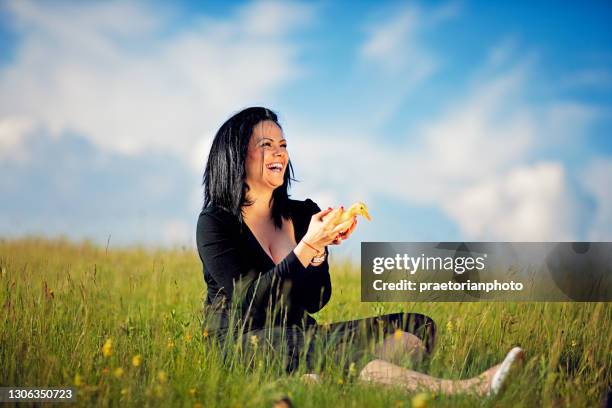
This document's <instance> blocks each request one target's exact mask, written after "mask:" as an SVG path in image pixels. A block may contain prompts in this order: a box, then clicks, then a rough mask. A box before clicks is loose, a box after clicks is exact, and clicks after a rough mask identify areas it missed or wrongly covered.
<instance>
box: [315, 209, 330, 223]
mask: <svg viewBox="0 0 612 408" xmlns="http://www.w3.org/2000/svg"><path fill="white" fill-rule="evenodd" d="M332 211H333V208H331V207H328V208H327V209H325V210H321V211H319V212H318V213H316V214H314V215H313V217H316V218H317V219H318V220H319V221H322V220H323V217H325V216H326V215H327V214H329V213H330V212H332Z"/></svg>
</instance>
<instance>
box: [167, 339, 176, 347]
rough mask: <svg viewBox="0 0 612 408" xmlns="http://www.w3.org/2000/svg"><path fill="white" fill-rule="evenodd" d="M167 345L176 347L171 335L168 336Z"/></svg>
mask: <svg viewBox="0 0 612 408" xmlns="http://www.w3.org/2000/svg"><path fill="white" fill-rule="evenodd" d="M166 346H167V347H168V348H169V349H171V348H174V340H172V339H171V338H170V337H168V342H167V343H166Z"/></svg>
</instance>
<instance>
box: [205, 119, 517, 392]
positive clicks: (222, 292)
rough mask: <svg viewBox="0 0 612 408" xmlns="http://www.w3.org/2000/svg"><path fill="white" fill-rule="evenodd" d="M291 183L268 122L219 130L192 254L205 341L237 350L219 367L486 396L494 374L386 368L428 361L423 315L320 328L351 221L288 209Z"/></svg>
mask: <svg viewBox="0 0 612 408" xmlns="http://www.w3.org/2000/svg"><path fill="white" fill-rule="evenodd" d="M291 180H293V168H292V166H291V161H290V160H289V152H288V150H287V140H286V137H285V135H284V134H283V130H282V127H281V126H280V124H279V123H278V119H277V116H276V114H275V113H273V112H271V111H270V110H268V109H266V108H260V107H254V108H248V109H245V110H243V111H241V112H239V113H237V114H236V115H234V116H232V117H231V118H230V119H228V120H227V121H226V122H225V123H224V124H223V125H222V126H221V128H220V129H219V131H218V132H217V134H216V135H215V138H214V140H213V143H212V146H211V149H210V153H209V156H208V162H207V164H206V170H205V172H204V180H203V185H204V206H203V208H202V211H201V212H200V215H199V218H198V226H197V245H198V252H199V255H200V259H201V261H202V264H203V272H204V280H205V282H206V285H207V290H208V294H207V297H206V302H205V310H206V319H205V324H206V329H207V330H208V333H209V334H210V337H209V338H214V339H217V340H219V341H220V342H221V343H223V344H224V345H227V344H231V345H233V344H240V345H241V347H239V348H235V347H233V346H231V347H225V348H224V351H225V357H226V358H227V357H228V353H230V352H231V353H234V352H236V350H240V349H241V350H248V349H249V348H250V349H254V352H256V351H259V352H261V351H264V348H265V351H264V352H265V353H266V354H267V356H266V357H265V358H264V360H265V361H269V359H270V356H280V357H281V358H282V360H283V364H284V367H285V369H286V370H287V371H288V372H293V371H295V370H296V369H297V368H298V366H300V367H302V368H304V369H306V370H308V371H312V370H318V369H322V368H323V367H325V366H326V365H327V363H328V362H329V361H330V360H331V361H332V362H336V363H340V364H341V365H342V366H343V368H344V369H348V370H349V372H354V370H355V369H356V368H357V366H359V365H361V364H363V365H364V366H365V367H363V369H362V371H361V374H360V378H361V379H362V380H364V381H374V382H378V383H382V384H401V385H404V386H406V388H407V389H411V390H414V389H416V388H418V387H427V388H432V389H436V390H438V389H442V390H443V391H447V392H460V391H468V390H471V391H476V392H479V393H485V392H488V391H490V389H489V387H491V384H493V382H489V381H488V380H490V378H491V377H492V376H493V374H494V373H495V372H496V370H495V369H491V370H493V371H491V370H489V371H488V372H487V373H485V374H483V375H482V376H480V377H477V378H475V379H471V380H465V381H450V380H440V379H436V378H433V377H429V376H426V375H424V374H420V373H416V372H413V371H410V370H407V369H406V368H403V367H400V366H398V365H394V364H392V363H390V362H389V361H394V362H409V363H410V362H412V361H416V360H419V359H420V358H421V357H423V356H425V355H429V354H430V353H431V352H432V350H433V347H434V344H435V338H436V326H435V324H434V322H433V320H432V319H431V318H429V317H427V316H424V315H422V314H418V313H409V312H406V313H394V314H387V315H382V316H374V317H369V318H363V319H357V320H352V321H347V322H338V323H333V324H331V325H319V324H317V322H316V320H315V319H314V318H313V317H312V316H310V314H311V313H315V312H317V311H319V310H320V309H322V308H323V307H324V306H325V305H326V304H327V302H328V301H329V299H330V297H331V289H332V288H331V279H330V274H329V269H330V267H329V263H328V260H327V255H328V253H329V251H328V245H339V244H341V243H342V241H343V240H345V239H347V238H349V236H350V235H351V233H352V232H353V230H354V228H355V226H356V223H357V221H356V218H355V217H348V219H347V220H346V221H343V222H341V223H340V224H339V225H336V223H335V220H336V219H342V215H343V213H344V209H343V207H340V208H337V209H332V208H327V209H326V210H323V211H321V209H320V208H319V206H318V205H317V204H315V203H314V202H313V201H312V200H310V199H306V200H305V201H299V200H292V199H289V194H288V189H289V186H290V184H291ZM348 214H350V212H348ZM345 231H346V232H345ZM236 342H237V343H236ZM247 354H248V353H247ZM517 356H520V353H518V352H515V354H513V357H512V359H516V358H517ZM230 357H232V356H230ZM249 358H250V357H249ZM512 361H513V360H512ZM499 372H501V371H499ZM313 376H315V378H316V374H310V376H309V377H307V378H309V379H312V378H313Z"/></svg>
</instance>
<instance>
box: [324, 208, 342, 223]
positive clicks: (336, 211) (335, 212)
mask: <svg viewBox="0 0 612 408" xmlns="http://www.w3.org/2000/svg"><path fill="white" fill-rule="evenodd" d="M343 211H344V208H343V207H338V208H335V209H334V210H332V211H331V212H330V213H329V214H327V216H326V217H325V219H324V220H323V222H324V224H325V225H329V224H331V223H332V222H335V221H336V220H337V218H338V216H339V215H340V214H341V213H342V212H343Z"/></svg>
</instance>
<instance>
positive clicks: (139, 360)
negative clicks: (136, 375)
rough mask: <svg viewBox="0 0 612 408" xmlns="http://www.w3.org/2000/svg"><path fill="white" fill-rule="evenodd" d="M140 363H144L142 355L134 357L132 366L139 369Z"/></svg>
mask: <svg viewBox="0 0 612 408" xmlns="http://www.w3.org/2000/svg"><path fill="white" fill-rule="evenodd" d="M140 363H142V357H141V356H140V354H136V355H135V356H134V357H132V365H133V366H134V367H138V366H139V365H140Z"/></svg>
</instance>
